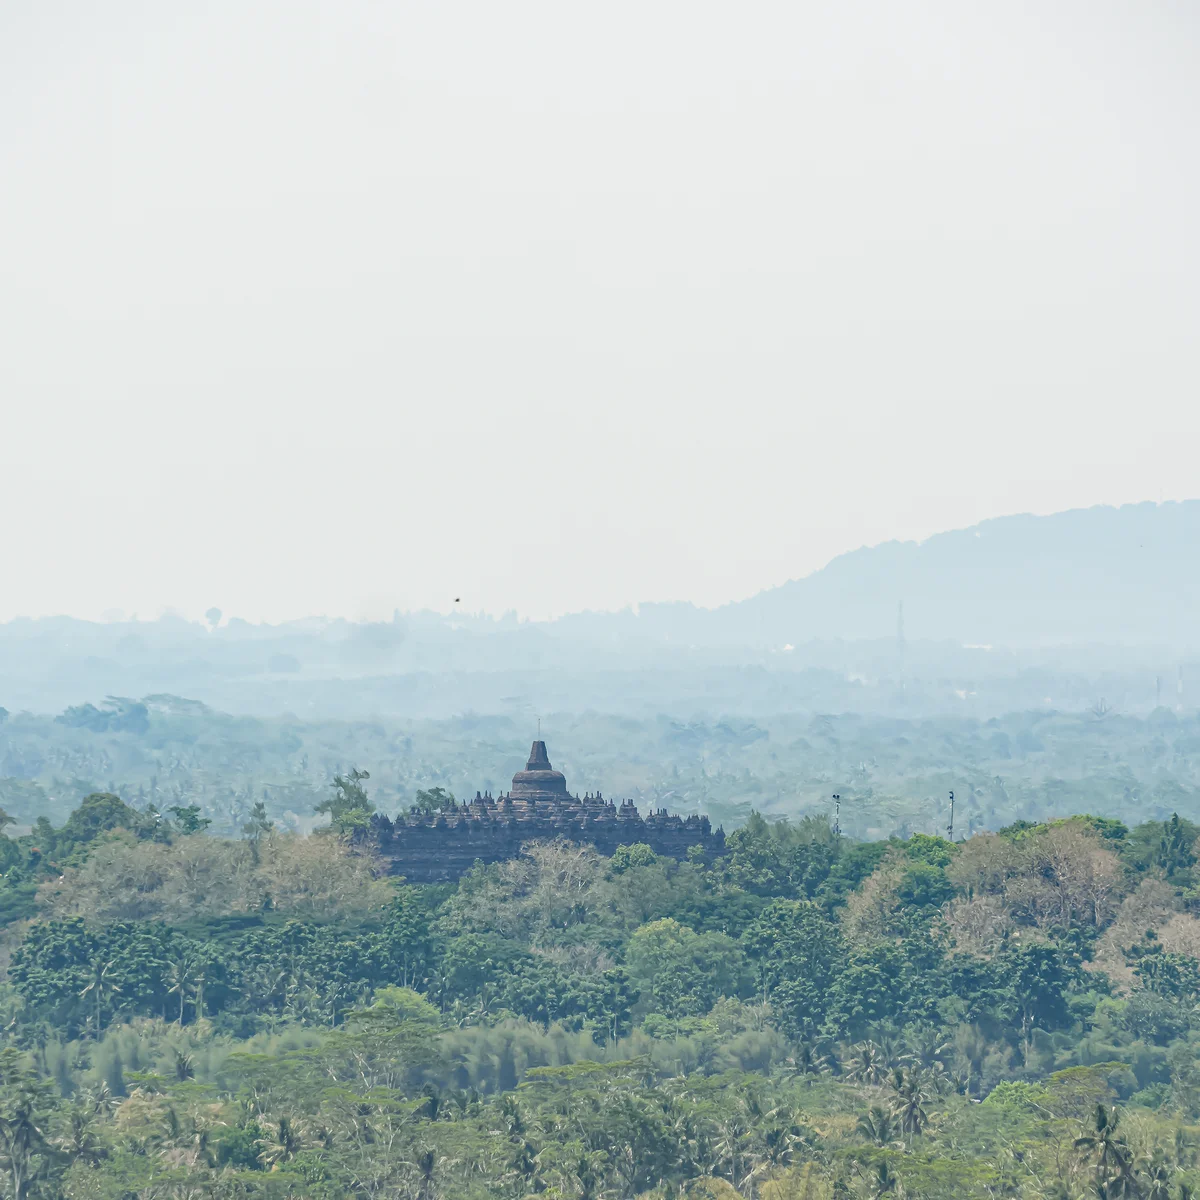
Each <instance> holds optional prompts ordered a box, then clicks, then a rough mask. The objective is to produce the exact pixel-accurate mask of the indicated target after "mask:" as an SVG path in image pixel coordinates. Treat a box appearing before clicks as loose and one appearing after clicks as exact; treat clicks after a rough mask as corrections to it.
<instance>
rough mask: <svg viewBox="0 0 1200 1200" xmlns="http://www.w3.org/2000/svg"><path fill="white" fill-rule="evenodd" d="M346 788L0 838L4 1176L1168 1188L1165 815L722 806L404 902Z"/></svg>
mask: <svg viewBox="0 0 1200 1200" xmlns="http://www.w3.org/2000/svg"><path fill="white" fill-rule="evenodd" d="M372 780H373V776H371V775H368V774H367V773H365V772H362V771H357V770H353V771H350V772H348V773H346V774H343V775H341V776H339V778H338V779H337V780H336V781H335V786H334V787H333V788H332V789H330V790H329V801H328V803H326V804H325V808H326V810H327V812H328V813H330V815H331V816H332V817H333V819H334V823H333V825H332V826H331V827H329V828H327V829H325V830H324V831H321V832H317V833H314V834H311V835H308V836H305V835H301V834H298V833H296V832H293V831H289V830H285V829H281V828H279V827H278V826H277V825H276V823H275V822H273V821H272V820H271V819H270V817H269V816H268V814H267V810H266V808H265V806H264V805H263V804H262V803H256V804H254V805H253V806H252V807H251V809H250V811H249V813H248V815H247V819H246V820H245V822H244V826H243V828H242V829H241V830H239V831H238V833H237V836H233V837H221V836H215V835H214V833H213V831H212V828H211V827H207V826H206V818H204V817H203V816H202V815H201V810H200V808H199V806H196V805H187V804H178V805H172V806H171V807H170V808H169V809H161V810H160V809H159V808H158V807H156V806H151V805H147V806H144V807H141V808H139V807H136V806H134V805H131V804H129V803H127V801H126V800H125V799H122V798H121V797H120V796H118V795H115V794H112V793H104V792H101V793H96V794H93V795H89V796H87V797H86V798H85V799H84V800H83V802H82V803H81V804H80V805H79V806H78V807H77V808H76V809H75V810H74V811H73V812H71V813H70V815H69V817H68V818H67V819H66V820H65V821H63V822H62V823H61V824H58V825H55V824H54V823H52V822H51V821H49V820H47V819H46V818H45V817H44V816H43V817H41V818H40V819H39V820H37V821H36V822H35V824H34V827H33V828H32V830H31V831H30V832H29V833H27V834H20V835H16V836H3V835H0V858H2V861H3V877H2V881H0V903H2V914H0V915H2V918H3V921H4V932H3V937H4V981H3V983H2V984H0V1016H2V1017H3V1020H4V1022H5V1024H4V1032H3V1047H2V1048H0V1170H2V1171H3V1177H4V1179H5V1181H6V1182H5V1187H6V1188H7V1194H10V1195H13V1196H18V1197H51V1196H54V1197H58V1196H62V1197H69V1198H73V1197H81V1198H82V1197H114V1198H115V1197H128V1196H138V1197H142V1196H171V1197H185V1196H186V1197H202V1196H214V1197H218V1196H219V1197H226V1196H228V1197H234V1196H237V1197H249V1196H264V1197H293V1196H294V1197H308V1196H312V1197H329V1198H333V1197H360V1196H361V1197H384V1196H389V1197H390V1196H404V1197H412V1198H414V1200H434V1198H436V1197H448V1198H449V1197H453V1198H460V1197H461V1198H464V1200H470V1198H471V1197H479V1198H482V1197H502V1198H503V1197H512V1198H514V1200H518V1198H522V1197H527V1196H544V1197H547V1198H548V1200H550V1198H553V1200H558V1198H562V1197H591V1198H594V1200H599V1198H600V1197H635V1196H653V1197H656V1198H665V1197H668V1196H678V1195H681V1194H683V1195H688V1196H692V1197H727V1198H728V1197H734V1196H741V1197H745V1198H747V1200H749V1198H751V1197H758V1198H761V1200H786V1198H791V1197H809V1198H811V1197H824V1198H828V1200H833V1198H834V1197H842V1198H851V1197H863V1198H864V1200H865V1198H867V1197H877V1196H882V1195H895V1196H910V1197H916V1196H920V1197H942V1196H945V1197H950V1196H953V1197H955V1198H956V1200H964V1198H966V1197H976V1196H978V1197H981V1198H982V1197H996V1196H1024V1197H1056V1198H1060V1200H1061V1198H1071V1200H1073V1198H1076V1197H1084V1196H1087V1197H1096V1196H1101V1197H1116V1196H1135V1195H1144V1196H1147V1197H1156V1198H1158V1200H1164V1198H1166V1197H1171V1198H1172V1200H1174V1198H1175V1197H1178V1196H1187V1195H1190V1194H1191V1192H1190V1190H1189V1189H1191V1188H1194V1187H1196V1186H1200V1158H1198V1156H1200V1127H1197V1122H1198V1121H1200V1062H1198V1058H1200V1016H1198V1015H1197V1013H1198V1012H1200V1008H1198V1004H1200V962H1198V959H1197V955H1198V954H1200V915H1197V913H1200V866H1198V865H1197V864H1198V853H1200V846H1198V845H1197V837H1198V835H1200V828H1197V826H1196V825H1194V824H1192V823H1191V822H1189V821H1188V820H1186V819H1184V818H1182V817H1180V816H1178V815H1171V816H1169V817H1168V818H1167V819H1166V820H1154V821H1146V822H1142V823H1140V824H1137V825H1133V826H1130V825H1127V824H1123V823H1121V822H1120V821H1118V820H1115V819H1113V818H1110V817H1103V816H1095V815H1090V816H1073V817H1068V818H1065V819H1062V820H1056V821H1051V822H1041V823H1039V822H1033V821H1028V820H1020V821H1017V822H1015V823H1013V824H1011V825H1009V826H1007V827H1005V828H1001V829H999V830H996V831H992V832H984V833H977V834H975V835H973V836H971V837H969V838H965V839H959V840H956V841H953V842H952V841H949V840H946V839H944V838H942V837H938V836H935V835H933V834H929V833H924V832H914V833H912V834H911V835H909V836H907V837H904V838H895V837H893V838H889V839H881V840H876V841H856V840H854V839H852V838H849V837H846V836H844V835H839V834H836V833H835V832H834V830H833V829H832V828H831V825H830V822H829V821H828V820H827V819H825V818H823V817H821V816H817V815H809V816H807V817H803V818H801V819H798V820H795V821H791V822H788V821H773V820H767V819H765V818H764V817H762V816H760V815H758V814H753V815H751V817H750V818H749V819H748V820H747V821H746V822H745V823H744V824H743V825H742V827H741V828H739V829H737V830H735V831H733V832H731V833H730V835H729V838H728V842H727V852H726V854H725V855H724V857H722V858H720V859H718V860H716V861H715V862H711V863H706V862H704V861H703V860H702V859H701V858H699V857H696V856H693V858H692V859H691V860H689V861H684V862H676V861H674V860H671V859H661V858H658V857H656V856H655V855H654V854H653V853H652V852H651V851H650V849H649V848H648V847H646V846H642V845H630V846H626V847H622V849H621V850H620V851H619V852H618V853H616V854H614V855H613V856H612V857H611V858H609V859H605V858H602V857H600V856H599V855H597V854H596V853H595V851H594V850H593V849H591V848H590V847H588V846H581V845H575V844H570V843H566V842H561V841H560V842H539V843H532V844H527V845H526V846H525V848H524V851H523V853H522V854H521V855H520V856H519V857H517V858H515V859H512V860H509V861H506V862H503V863H498V864H494V865H492V866H489V867H483V866H477V867H476V868H475V869H474V870H473V871H472V872H470V873H469V874H468V875H467V876H466V877H464V878H463V879H462V880H461V881H460V882H459V883H458V884H457V885H438V886H430V887H415V886H410V885H407V884H405V883H404V882H403V881H401V880H389V879H387V878H385V877H384V876H383V875H382V873H381V870H380V864H379V863H378V862H377V861H376V860H375V857H374V854H373V851H372V847H371V843H370V838H369V836H365V835H364V831H363V828H362V824H361V822H359V821H357V820H356V819H355V813H357V812H361V811H363V810H365V809H369V807H370V806H371V805H372V804H373V799H372V797H371V795H370V793H369V790H368V788H369V785H370V783H371V781H372ZM442 798H443V799H444V793H443V794H442ZM426 802H429V800H428V795H427V796H426ZM10 828H11V827H10ZM339 830H341V831H342V832H339Z"/></svg>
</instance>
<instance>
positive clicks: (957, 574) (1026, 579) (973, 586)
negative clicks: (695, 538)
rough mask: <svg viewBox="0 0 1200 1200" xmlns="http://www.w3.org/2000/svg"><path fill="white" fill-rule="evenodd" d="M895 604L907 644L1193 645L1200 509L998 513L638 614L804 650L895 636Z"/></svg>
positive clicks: (1197, 619) (1199, 624) (650, 621)
mask: <svg viewBox="0 0 1200 1200" xmlns="http://www.w3.org/2000/svg"><path fill="white" fill-rule="evenodd" d="M901 603H903V605H904V628H905V635H906V637H908V638H909V639H914V640H915V639H924V638H931V639H939V640H940V639H952V640H955V641H960V642H967V643H984V644H994V645H1014V646H1046V645H1080V644H1087V643H1104V644H1108V645H1146V644H1156V645H1174V646H1181V647H1184V646H1186V647H1195V646H1198V645H1200V500H1184V501H1179V502H1166V503H1161V504H1159V503H1154V502H1147V503H1143V504H1127V505H1123V506H1121V507H1110V506H1098V507H1095V508H1083V509H1073V510H1070V511H1068V512H1061V513H1054V514H1053V515H1050V516H1033V515H1029V514H1026V515H1020V516H1009V517H997V518H994V519H992V520H988V521H984V522H982V523H980V524H979V525H974V526H972V527H971V528H969V529H960V530H954V531H952V532H948V533H940V534H936V535H934V536H933V537H930V538H928V539H927V540H926V541H924V542H885V543H883V544H882V545H879V546H872V547H863V548H862V549H859V550H854V551H852V552H850V553H848V554H843V555H840V556H839V557H837V558H835V559H834V560H833V561H832V562H831V563H829V564H828V565H827V566H825V567H823V568H822V569H821V570H819V571H815V572H813V574H811V575H808V576H806V577H804V578H802V579H795V580H791V581H790V582H788V583H785V584H782V585H781V586H779V587H775V588H770V589H768V590H766V591H763V592H760V593H758V594H757V595H755V596H752V597H750V598H749V599H747V600H743V601H740V602H738V603H735V604H729V605H725V606H724V607H722V608H718V609H713V610H710V611H707V612H705V611H704V610H700V609H694V608H691V606H690V605H684V606H681V605H644V606H642V608H641V610H640V612H639V614H638V620H639V622H644V623H645V624H646V625H647V626H648V627H664V626H666V625H674V626H676V628H677V629H678V630H679V631H680V632H682V631H683V630H684V629H687V630H688V631H689V632H690V633H692V634H693V635H699V640H700V641H703V642H708V641H710V640H712V639H717V640H720V641H723V642H735V643H742V644H757V645H764V644H771V645H784V644H792V645H800V644H801V643H803V642H807V641H811V640H813V639H823V638H845V639H862V638H880V637H887V636H895V635H896V632H897V617H898V609H899V605H900V604H901ZM683 609H691V611H690V612H686V613H685V612H683V611H681V610H683Z"/></svg>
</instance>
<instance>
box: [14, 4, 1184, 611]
mask: <svg viewBox="0 0 1200 1200" xmlns="http://www.w3.org/2000/svg"><path fill="white" fill-rule="evenodd" d="M1198 31H1200V14H1198V13H1197V11H1196V10H1195V9H1194V8H1192V7H1189V6H1183V5H1172V4H1157V5H1138V6H1133V5H1124V4H1118V3H1103V4H1081V3H1068V4H1063V5H1055V6H1053V7H1050V8H1047V7H1046V6H1042V5H983V6H962V5H952V4H946V3H933V2H926V3H918V4H914V5H906V6H903V7H902V8H898V7H896V6H889V5H886V4H883V3H881V2H879V0H869V2H868V0H859V2H856V3H848V4H844V5H838V6H835V7H833V8H830V7H828V6H795V5H785V4H783V3H781V2H775V0H772V2H770V3H765V4H763V5H760V6H756V7H754V8H752V9H749V10H746V9H742V10H739V11H738V13H737V14H736V15H735V14H733V13H731V12H730V11H729V10H727V9H724V8H722V7H720V6H712V5H686V6H685V5H682V4H680V3H678V2H676V0H671V2H667V3H659V4H650V5H636V6H634V5H629V4H617V5H615V6H608V7H607V8H605V9H604V10H603V12H600V11H597V12H582V11H574V10H569V9H564V8H562V7H560V6H554V5H549V4H544V3H519V4H515V5H510V6H505V7H504V8H503V9H497V8H495V7H493V6H486V5H481V4H477V3H472V4H468V5H465V6H459V7H456V8H454V9H446V8H444V7H442V6H436V5H425V4H412V5H407V6H399V7H385V6H379V5H375V4H372V3H369V2H368V0H346V2H345V3H342V4H339V5H336V6H332V5H321V4H312V3H289V4H286V5H285V4H283V3H277V2H275V0H269V2H267V0H264V2H262V3H255V4H251V5H245V4H234V3H232V2H231V0H215V2H214V3H212V4H208V5H204V6H202V7H200V8H187V7H183V8H181V7H178V6H171V7H167V8H164V7H162V6H157V5H152V4H149V3H146V2H144V0H119V2H118V3H115V4H111V5H105V6H103V7H102V8H97V7H95V6H90V5H84V4H81V3H79V2H78V0H59V2H39V3H37V4H34V3H31V2H30V0H16V2H14V3H10V4H8V5H6V6H5V7H4V11H3V14H0V101H2V103H0V254H2V255H3V258H4V262H5V270H4V273H3V276H2V277H0V394H2V395H3V396H4V398H5V418H6V419H5V427H6V428H5V433H6V436H5V437H4V438H3V439H0V505H2V506H3V511H4V513H5V526H6V528H5V533H6V538H5V542H4V549H3V553H4V561H5V566H6V568H7V569H6V571H5V581H4V582H5V586H4V587H3V589H0V619H7V618H10V617H13V616H16V615H18V614H23V615H33V616H37V615H47V614H57V613H66V614H70V615H76V616H83V617H93V618H98V617H100V616H102V615H103V614H104V613H105V612H109V611H112V610H121V611H123V612H125V613H132V612H137V613H140V614H143V615H156V614H157V613H159V612H160V611H162V610H165V609H175V610H178V611H180V612H183V613H185V614H186V615H188V616H191V617H197V616H199V615H200V614H201V613H203V611H204V610H205V609H206V608H208V607H209V606H210V605H216V606H219V607H220V608H222V609H223V610H224V611H225V612H226V613H228V614H233V615H237V616H241V617H243V618H244V619H247V620H252V621H259V620H263V619H268V620H271V621H278V620H281V619H285V618H293V617H299V616H303V615H307V614H311V613H327V614H329V615H331V616H339V615H340V616H345V617H349V618H355V619H361V618H366V617H375V618H378V617H386V616H388V615H390V614H391V613H392V611H393V610H396V609H399V610H402V611H417V610H421V609H431V610H434V611H446V610H448V609H449V608H451V606H452V605H453V603H454V600H455V598H456V597H461V605H462V608H463V609H465V610H467V611H472V612H488V613H502V612H506V611H509V610H516V611H517V612H519V613H521V614H522V615H525V616H529V617H534V618H537V617H546V616H550V615H556V614H562V613H568V612H578V611H583V610H593V611H597V610H599V611H611V610H619V609H621V608H624V607H626V606H628V605H630V604H634V603H643V602H653V601H667V600H686V601H692V602H694V603H696V604H698V605H701V606H705V607H712V606H715V605H720V604H722V603H725V602H728V601H730V600H735V599H739V598H743V597H747V596H750V595H753V594H755V593H757V592H759V591H761V590H762V589H764V588H767V587H770V586H772V585H775V584H779V583H782V582H784V581H785V580H788V579H794V578H798V577H802V576H804V575H807V574H809V573H811V572H812V571H814V570H816V569H818V568H819V567H821V566H822V565H824V564H825V563H827V562H828V561H830V560H831V559H832V558H834V557H835V556H837V555H838V554H840V553H843V552H846V551H849V550H853V549H855V548H857V547H859V546H864V545H875V544H878V543H880V542H885V541H888V540H892V539H899V540H913V539H918V540H919V539H924V538H927V537H929V536H930V535H932V534H934V533H937V532H940V531H943V530H949V529H960V528H963V527H966V526H970V525H973V524H974V523H976V522H977V521H980V520H982V519H985V518H988V517H994V516H999V515H1002V514H1006V513H1016V512H1032V513H1052V512H1058V511H1062V510H1065V509H1071V508H1077V507H1085V506H1089V505H1093V504H1120V503H1124V502H1129V501H1141V500H1167V499H1182V498H1184V497H1186V496H1188V495H1189V494H1194V492H1195V477H1196V476H1195V463H1196V461H1197V460H1198V458H1200V415H1198V411H1200V410H1198V407H1197V406H1196V405H1195V395H1196V394H1197V390H1198V388H1197V385H1200V356H1197V354H1196V353H1195V330H1196V328H1197V327H1198V321H1197V317H1198V316H1200V313H1198V311H1197V310H1198V309H1200V304H1198V303H1197V301H1198V299H1200V269H1198V268H1200V232H1198V231H1197V228H1196V225H1195V222H1194V220H1193V218H1192V214H1193V213H1194V212H1195V211H1196V210H1197V207H1200V204H1198V202H1200V186H1198V184H1200V172H1198V171H1197V161H1196V160H1197V152H1196V149H1195V137H1194V133H1193V130H1194V126H1195V117H1196V115H1197V112H1198V111H1200V103H1198V101H1200V70H1198V69H1197V68H1198V67H1200V61H1198V59H1200V54H1198V47H1200V39H1198V38H1197V33H1198Z"/></svg>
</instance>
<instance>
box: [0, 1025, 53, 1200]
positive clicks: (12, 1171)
mask: <svg viewBox="0 0 1200 1200" xmlns="http://www.w3.org/2000/svg"><path fill="white" fill-rule="evenodd" d="M49 1092H50V1089H49V1085H48V1084H46V1083H45V1082H43V1081H42V1080H41V1079H39V1078H38V1076H37V1073H36V1072H35V1071H33V1070H31V1069H30V1068H29V1067H27V1066H25V1065H24V1064H23V1063H22V1062H21V1057H20V1054H19V1053H18V1052H17V1051H16V1050H15V1049H13V1048H12V1047H6V1048H5V1049H3V1050H0V1162H3V1165H4V1170H5V1173H6V1175H7V1177H8V1192H9V1195H10V1196H11V1197H12V1200H26V1197H28V1196H31V1195H33V1194H35V1191H36V1189H37V1185H38V1184H39V1182H45V1183H47V1184H49V1183H50V1177H52V1176H53V1175H54V1174H56V1173H57V1171H58V1169H59V1165H60V1162H61V1160H60V1159H59V1158H58V1156H57V1155H56V1154H55V1153H54V1150H53V1148H52V1147H51V1146H50V1144H49V1142H48V1140H47V1137H46V1133H45V1129H46V1122H47V1120H48V1119H49V1117H50V1113H51V1111H52V1104H51V1101H50V1099H49Z"/></svg>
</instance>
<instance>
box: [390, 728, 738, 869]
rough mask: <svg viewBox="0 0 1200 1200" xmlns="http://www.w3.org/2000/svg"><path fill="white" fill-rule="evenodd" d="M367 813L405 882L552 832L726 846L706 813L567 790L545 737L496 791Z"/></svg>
mask: <svg viewBox="0 0 1200 1200" xmlns="http://www.w3.org/2000/svg"><path fill="white" fill-rule="evenodd" d="M371 820H372V829H373V831H374V835H375V839H376V841H377V844H378V848H379V852H380V854H381V855H382V856H383V857H384V859H385V860H387V861H388V862H389V863H390V864H391V872H392V874H393V875H402V876H404V878H405V879H407V880H408V881H409V882H410V883H442V882H445V881H448V880H454V879H458V878H459V877H460V876H461V875H462V874H463V873H464V872H465V871H468V870H469V869H470V868H471V867H472V866H474V864H475V863H477V862H482V863H493V862H501V861H502V860H504V859H506V858H515V857H516V856H517V855H518V854H520V853H521V846H522V845H523V844H524V843H525V842H531V841H539V840H550V839H554V838H565V839H566V840H567V841H571V842H578V843H580V844H583V845H591V846H595V847H596V849H597V850H598V851H599V852H600V853H601V854H603V855H606V856H607V855H611V854H612V853H613V852H614V851H615V850H616V849H617V847H618V846H630V845H633V844H635V843H638V842H642V843H645V844H646V845H648V846H649V847H650V848H651V849H652V850H653V851H654V853H655V854H659V855H663V856H664V857H670V858H676V859H684V858H686V857H687V855H688V851H689V850H690V849H691V848H692V847H693V846H698V847H699V848H700V849H701V851H702V852H703V853H704V856H705V858H707V859H711V858H715V857H716V856H717V855H719V854H720V853H722V852H723V850H724V848H725V833H724V831H723V830H721V829H717V830H716V831H715V832H714V830H713V828H712V826H711V824H710V823H709V820H708V818H707V817H678V816H669V815H668V814H667V811H666V809H660V810H658V811H656V812H652V813H651V814H650V815H649V816H647V817H643V816H642V815H641V814H640V813H639V812H638V810H637V808H636V807H635V805H634V803H633V801H632V800H623V801H621V803H620V804H619V805H617V804H614V803H613V801H611V800H605V799H604V797H603V796H602V795H601V794H600V793H599V792H597V793H596V794H595V795H594V796H593V795H591V794H590V793H589V794H588V795H586V796H584V797H582V798H580V797H579V796H573V795H571V794H570V792H568V791H567V781H566V779H565V778H564V776H563V773H562V772H561V771H556V770H555V769H554V768H553V766H552V765H551V763H550V757H549V755H548V754H547V753H546V743H545V742H543V741H536V742H534V743H533V748H532V749H531V750H530V752H529V761H528V762H527V763H526V764H525V769H524V770H523V771H518V772H517V773H516V774H515V775H514V776H513V779H512V787H511V788H510V789H509V790H508V791H507V792H503V793H501V794H500V795H499V796H494V797H493V796H492V795H490V794H489V793H486V792H485V793H483V794H480V793H479V792H476V793H475V799H474V800H471V801H468V802H466V803H463V804H456V805H455V806H454V808H453V809H451V810H449V811H446V812H441V813H436V814H427V813H408V814H404V815H401V816H399V817H397V818H396V820H395V821H391V820H389V819H388V818H387V817H385V816H383V815H381V814H379V813H376V814H375V816H374V817H372V819H371Z"/></svg>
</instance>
